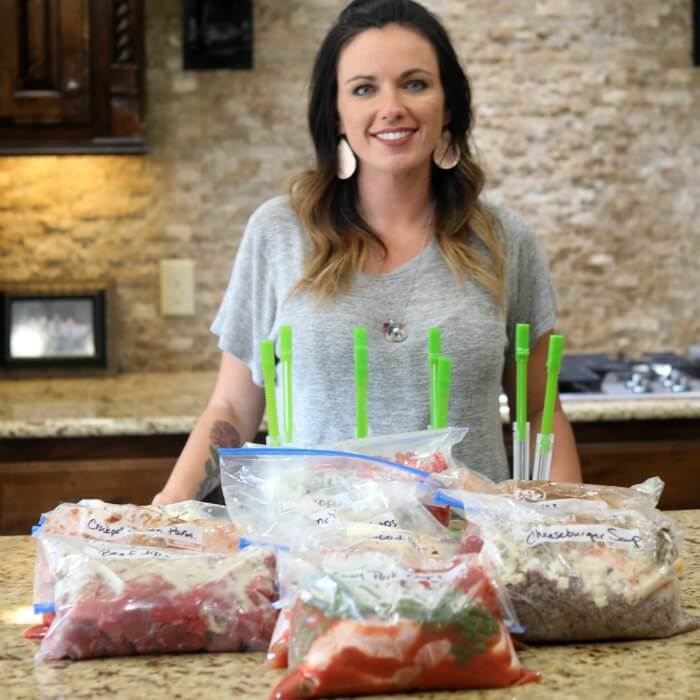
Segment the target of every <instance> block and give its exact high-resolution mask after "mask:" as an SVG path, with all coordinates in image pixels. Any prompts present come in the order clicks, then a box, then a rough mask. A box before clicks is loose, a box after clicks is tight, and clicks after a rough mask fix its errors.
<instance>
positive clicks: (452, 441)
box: [332, 428, 469, 473]
mask: <svg viewBox="0 0 700 700" xmlns="http://www.w3.org/2000/svg"><path fill="white" fill-rule="evenodd" d="M468 432H469V428H444V429H441V430H418V431H415V432H412V433H397V434H395V435H379V436H376V437H367V438H353V439H351V440H342V441H341V442H337V443H335V444H334V445H333V446H332V449H336V450H346V451H347V452H357V453H359V454H364V455H370V456H372V457H381V458H383V459H387V460H389V461H391V462H397V463H398V464H404V465H406V466H408V467H415V468H416V469H421V470H422V471H425V472H431V473H433V472H442V471H445V470H446V469H449V468H450V467H457V466H459V465H458V464H456V463H455V461H454V459H453V458H452V448H453V447H454V446H455V445H458V444H459V443H460V442H462V440H464V436H465V435H466V434H467V433H468Z"/></svg>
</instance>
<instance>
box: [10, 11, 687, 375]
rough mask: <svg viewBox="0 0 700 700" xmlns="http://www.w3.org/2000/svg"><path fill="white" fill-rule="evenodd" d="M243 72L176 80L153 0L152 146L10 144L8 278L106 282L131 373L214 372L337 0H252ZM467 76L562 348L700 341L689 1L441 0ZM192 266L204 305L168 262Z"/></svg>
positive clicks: (492, 171) (658, 346)
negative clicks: (164, 273)
mask: <svg viewBox="0 0 700 700" xmlns="http://www.w3.org/2000/svg"><path fill="white" fill-rule="evenodd" d="M254 4H255V13H256V14H255V68H254V70H252V71H220V72H187V73H185V72H183V71H182V69H181V40H180V9H179V3H174V2H169V1H167V0H149V2H148V3H147V5H148V9H147V30H148V33H147V51H148V72H147V82H148V98H147V99H148V132H149V141H150V144H151V152H150V153H149V155H147V156H145V157H141V156H133V157H92V156H91V157H87V156H76V157H69V156H64V157H26V158H24V157H22V158H9V157H7V158H0V280H8V279H9V280H23V279H34V280H36V279H42V280H48V279H62V278H66V277H69V278H85V277H95V276H101V275H110V276H112V277H113V278H114V279H115V281H116V283H117V289H118V298H117V301H118V308H119V319H120V320H119V329H118V332H119V365H120V367H121V368H122V369H123V370H129V371H145V370H166V369H213V368H215V367H216V364H217V357H218V351H217V349H216V343H215V339H214V337H213V336H212V335H211V334H210V333H209V331H208V326H209V324H210V322H211V319H212V318H213V315H214V313H215V311H216V308H217V306H218V303H219V301H220V299H221V296H222V294H223V291H224V289H225V286H226V283H227V280H228V276H229V273H230V269H231V263H232V260H233V256H234V254H235V250H236V245H237V242H238V239H239V237H240V234H241V232H242V229H243V227H244V225H245V221H246V219H247V217H248V216H249V215H250V213H251V212H252V211H253V209H254V208H255V207H256V206H257V204H259V203H260V202H262V201H263V200H264V199H266V198H268V197H270V196H273V195H275V194H277V193H279V192H280V191H282V189H283V188H284V187H285V183H286V181H287V179H288V177H289V176H290V175H291V174H292V173H293V172H294V171H295V170H297V169H298V168H299V167H301V166H303V165H305V164H306V162H307V161H308V159H309V158H310V145H309V140H308V137H307V134H306V127H305V101H306V88H307V81H308V73H309V68H310V65H311V61H312V59H313V55H314V53H315V50H316V47H317V45H318V42H319V40H320V38H321V37H322V35H323V34H324V32H325V30H326V28H327V27H328V25H329V24H330V22H331V21H332V20H333V18H334V17H335V15H336V14H337V12H338V10H339V9H340V7H342V5H343V4H344V3H343V2H338V1H333V0H286V1H285V2H279V0H255V3H254ZM427 4H428V5H429V7H431V8H432V9H433V10H435V11H436V12H437V13H438V14H439V15H440V16H441V17H442V18H443V19H444V20H445V23H446V24H447V26H448V28H449V29H450V32H451V34H452V37H453V39H454V41H455V44H456V46H457V48H458V52H459V54H460V56H461V57H462V59H463V62H464V65H465V67H466V69H467V72H468V74H469V75H470V77H471V79H472V86H473V90H474V100H475V108H476V117H477V126H476V130H475V133H474V136H475V142H476V145H477V147H478V150H479V153H480V156H481V160H482V163H483V165H484V166H485V168H486V170H487V173H488V175H489V178H490V181H489V188H488V196H489V198H490V199H491V200H492V201H497V202H503V203H506V204H508V205H509V206H511V207H513V208H515V209H517V210H518V211H520V212H521V213H522V214H523V215H524V216H525V217H526V218H527V219H528V220H529V221H530V222H531V223H532V225H533V226H534V227H535V229H536V231H537V233H538V236H539V237H540V240H541V241H542V244H543V246H544V247H545V250H546V252H547V255H548V257H549V260H550V263H551V267H552V272H553V277H554V283H555V287H556V289H557V293H558V298H559V305H560V317H559V327H558V330H559V331H561V332H563V333H564V334H565V335H566V336H567V349H568V350H569V351H573V350H578V351H603V350H606V351H617V350H626V351H630V352H641V351H643V350H648V349H654V350H674V351H676V352H682V353H685V352H686V350H687V347H688V345H690V344H691V343H693V342H694V343H697V342H699V341H700V273H698V262H697V259H698V253H697V251H700V223H699V222H700V177H698V172H700V118H698V115H699V114H700V68H693V67H692V66H691V28H690V19H691V2H690V0H594V1H592V2H581V1H580V0H533V1H532V2H518V1H514V0H510V1H506V0H432V1H431V2H428V3H427ZM169 257H190V258H194V259H195V261H196V265H197V268H196V309H197V313H196V316H195V317H194V318H164V317H162V316H161V315H160V311H159V282H158V269H159V268H158V261H159V260H160V259H161V258H169Z"/></svg>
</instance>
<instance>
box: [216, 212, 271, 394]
mask: <svg viewBox="0 0 700 700" xmlns="http://www.w3.org/2000/svg"><path fill="white" fill-rule="evenodd" d="M264 220H265V215H264V205H263V207H261V208H260V209H258V210H257V211H256V212H254V214H253V215H252V216H251V217H250V219H249V221H248V225H247V226H246V230H245V232H244V234H243V238H242V239H241V243H240V246H239V248H238V252H237V254H236V258H235V261H234V264H233V271H232V273H231V279H230V281H229V284H228V287H227V289H226V293H225V295H224V299H223V301H222V303H221V306H220V307H219V310H218V312H217V314H216V317H215V318H214V322H213V323H212V325H211V331H212V332H213V333H215V334H216V335H218V336H219V343H218V345H219V348H220V349H221V350H223V351H225V352H228V353H230V354H231V355H234V356H235V357H237V358H238V359H239V360H241V361H242V362H244V363H245V364H246V365H248V367H250V370H251V372H252V375H253V381H254V382H255V383H256V384H257V385H258V386H262V385H263V378H262V368H261V361H260V341H261V340H264V339H266V338H270V337H271V333H272V329H273V326H274V321H275V317H276V312H277V294H276V292H275V284H274V279H275V276H274V272H273V270H272V265H271V264H270V261H269V259H268V257H267V256H266V255H265V249H266V247H267V246H266V245H265V236H264V234H265V229H266V227H265V224H264Z"/></svg>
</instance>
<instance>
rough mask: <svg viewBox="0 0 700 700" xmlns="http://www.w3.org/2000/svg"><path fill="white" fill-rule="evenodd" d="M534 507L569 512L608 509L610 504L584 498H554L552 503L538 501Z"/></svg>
mask: <svg viewBox="0 0 700 700" xmlns="http://www.w3.org/2000/svg"><path fill="white" fill-rule="evenodd" d="M532 505H533V506H536V507H537V508H542V509H543V510H545V509H547V508H549V509H551V510H558V511H569V512H580V511H590V510H607V509H608V504H607V503H606V502H605V501H593V500H591V501H587V500H586V499H584V498H553V499H552V500H551V501H537V502H536V503H533V504H532Z"/></svg>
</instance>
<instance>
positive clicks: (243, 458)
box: [220, 448, 432, 543]
mask: <svg viewBox="0 0 700 700" xmlns="http://www.w3.org/2000/svg"><path fill="white" fill-rule="evenodd" d="M220 464H221V483H222V490H223V494H224V500H225V502H226V507H227V508H228V512H229V515H230V516H231V518H232V519H233V520H235V522H236V523H237V524H239V525H240V527H241V528H242V529H243V530H244V531H245V532H246V533H247V534H253V535H256V536H263V537H268V538H270V539H272V540H274V541H275V542H278V543H286V542H288V539H289V536H290V533H289V528H288V522H289V520H290V519H291V518H296V519H299V518H304V519H305V520H306V527H311V528H313V527H323V526H326V525H328V524H330V523H332V522H333V521H335V520H336V519H338V518H342V519H347V520H358V519H359V520H370V519H372V518H379V517H381V516H382V509H386V508H388V500H387V499H388V498H389V494H390V491H391V485H392V484H400V485H401V489H402V490H403V491H404V492H405V493H411V494H415V495H416V500H417V499H418V496H419V494H424V495H425V498H426V499H428V498H430V497H431V494H432V490H431V486H430V485H429V484H428V482H427V477H428V476H429V475H428V474H427V473H426V472H422V471H420V470H417V469H413V468H411V467H406V466H403V465H400V464H395V463H392V462H387V461H386V460H382V459H378V458H374V457H367V456H365V455H357V454H353V453H347V452H339V451H333V450H301V449H293V448H238V449H222V450H221V451H220ZM414 502H415V501H414ZM410 516H411V513H410V511H407V510H404V512H403V517H410Z"/></svg>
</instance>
